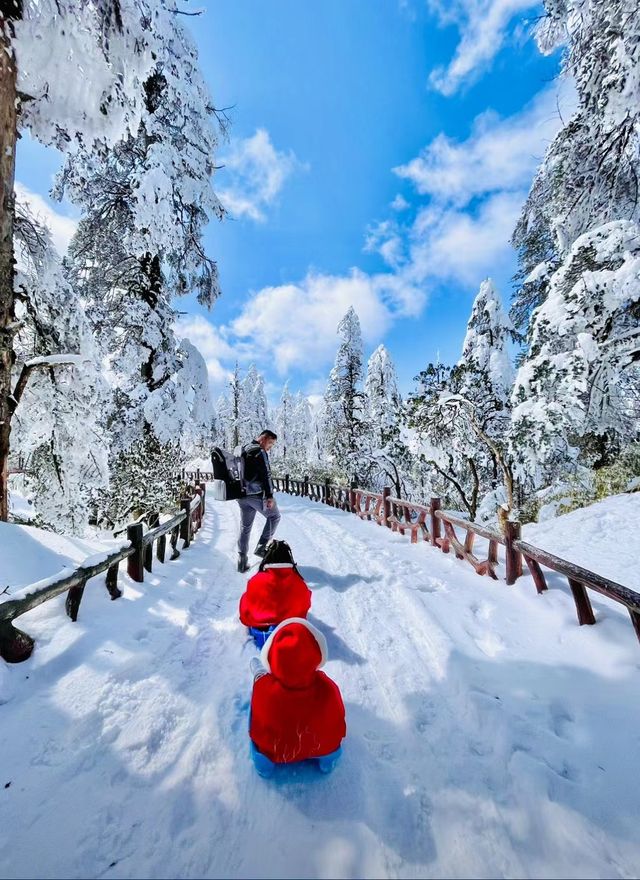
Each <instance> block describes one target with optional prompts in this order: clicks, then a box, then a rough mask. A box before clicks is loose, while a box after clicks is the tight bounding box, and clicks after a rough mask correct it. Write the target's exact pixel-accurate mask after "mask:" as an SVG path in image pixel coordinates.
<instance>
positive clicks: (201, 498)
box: [0, 482, 206, 663]
mask: <svg viewBox="0 0 640 880" xmlns="http://www.w3.org/2000/svg"><path fill="white" fill-rule="evenodd" d="M189 489H190V490H191V492H190V494H188V495H187V496H186V497H184V498H182V499H181V501H180V510H179V511H177V512H176V513H175V515H174V516H172V517H171V518H170V519H168V520H167V521H166V522H163V523H162V524H160V521H159V520H160V517H159V514H152V515H151V516H150V517H149V521H148V525H149V530H148V531H147V532H144V526H143V524H142V523H141V522H137V523H134V524H132V525H130V526H127V542H126V544H125V545H124V546H123V547H121V548H120V549H118V550H114V551H113V552H111V553H108V554H106V555H101V556H99V557H91V558H90V559H87V560H85V562H84V563H82V565H80V566H78V568H76V569H75V570H74V571H72V572H71V573H70V574H69V573H67V572H65V573H64V574H61V575H58V576H57V577H54V578H49V579H47V581H46V582H40V584H34V585H33V592H28V591H29V590H30V589H31V587H27V588H26V590H27V594H26V595H25V596H23V597H22V598H20V599H9V600H8V601H6V602H4V603H2V604H1V605H0V656H1V657H3V658H4V660H6V661H7V662H8V663H20V662H21V661H22V660H26V659H27V657H29V656H30V655H31V652H32V651H33V648H34V640H33V639H32V638H31V636H29V635H27V633H25V632H22V630H19V629H18V628H17V627H15V626H14V625H13V621H14V620H15V619H16V618H17V617H20V616H21V615H22V614H26V612H27V611H31V609H32V608H36V607H37V606H38V605H41V604H42V603H43V602H47V601H48V600H49V599H53V598H54V597H55V596H59V595H60V594H61V593H67V599H66V602H65V610H66V612H67V614H68V616H69V617H70V618H71V620H73V621H75V620H77V618H78V610H79V608H80V602H81V601H82V596H83V593H84V588H85V586H86V583H87V581H88V580H89V579H90V578H92V577H95V576H96V575H98V574H100V573H101V572H103V571H106V573H107V574H106V587H107V591H108V593H109V595H110V596H111V598H112V599H119V598H120V596H122V591H121V590H120V588H119V587H118V568H119V565H120V563H121V562H122V560H123V559H126V560H127V574H128V575H129V577H130V578H132V580H134V581H137V582H138V583H142V582H143V581H144V573H145V570H146V571H149V572H150V571H151V570H152V568H153V557H154V544H155V556H156V559H157V560H158V561H159V562H164V561H165V557H166V552H167V538H168V539H169V545H170V547H171V556H170V559H177V558H178V556H179V555H180V552H179V551H178V541H179V540H182V548H181V549H183V550H185V549H187V547H189V545H190V544H191V541H192V540H193V538H194V537H195V534H196V532H197V531H198V530H199V529H200V527H201V525H202V518H203V516H204V512H205V499H206V488H205V485H204V483H203V482H200V483H199V484H197V485H195V486H191V487H189Z"/></svg>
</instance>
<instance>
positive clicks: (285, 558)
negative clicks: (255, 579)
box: [258, 539, 298, 571]
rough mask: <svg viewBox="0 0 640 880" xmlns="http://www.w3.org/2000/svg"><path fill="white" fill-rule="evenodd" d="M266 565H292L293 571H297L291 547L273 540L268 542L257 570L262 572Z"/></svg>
mask: <svg viewBox="0 0 640 880" xmlns="http://www.w3.org/2000/svg"><path fill="white" fill-rule="evenodd" d="M267 565H292V566H293V568H294V570H295V571H298V566H297V565H296V563H295V560H294V558H293V553H292V552H291V547H290V546H289V545H288V544H287V542H286V541H274V540H273V539H272V540H271V541H269V543H268V544H267V551H266V553H265V554H264V556H263V557H262V562H261V563H260V567H259V569H258V570H259V571H264V569H265V567H266V566H267Z"/></svg>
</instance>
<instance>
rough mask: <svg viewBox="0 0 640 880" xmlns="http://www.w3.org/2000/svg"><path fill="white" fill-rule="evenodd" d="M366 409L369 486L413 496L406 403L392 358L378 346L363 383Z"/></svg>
mask: <svg viewBox="0 0 640 880" xmlns="http://www.w3.org/2000/svg"><path fill="white" fill-rule="evenodd" d="M364 390H365V395H366V407H367V419H366V424H367V428H368V431H367V435H366V441H367V453H368V458H369V473H368V480H367V482H368V484H369V486H370V487H372V488H375V489H377V491H380V489H381V488H383V487H384V486H391V487H392V489H393V494H394V495H395V496H396V497H403V498H407V497H409V496H410V495H411V489H410V482H409V481H408V477H409V475H410V471H411V455H410V453H409V450H408V448H407V446H406V445H405V443H404V442H403V441H402V439H401V432H402V420H403V415H404V413H403V404H402V398H401V396H400V392H399V391H398V378H397V376H396V370H395V367H394V365H393V361H392V360H391V355H390V354H389V352H388V351H387V349H386V348H385V346H384V345H379V346H378V348H376V350H375V351H374V352H373V354H372V355H371V357H370V358H369V361H368V363H367V374H366V377H365V382H364Z"/></svg>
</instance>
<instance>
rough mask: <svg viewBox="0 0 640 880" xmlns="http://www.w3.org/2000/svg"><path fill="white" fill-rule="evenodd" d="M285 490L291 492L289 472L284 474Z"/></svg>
mask: <svg viewBox="0 0 640 880" xmlns="http://www.w3.org/2000/svg"><path fill="white" fill-rule="evenodd" d="M284 491H285V492H286V493H287V495H288V494H289V474H285V475H284Z"/></svg>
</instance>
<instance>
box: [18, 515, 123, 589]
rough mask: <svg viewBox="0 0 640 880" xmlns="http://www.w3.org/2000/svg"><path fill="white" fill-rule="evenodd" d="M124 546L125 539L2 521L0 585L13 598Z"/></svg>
mask: <svg viewBox="0 0 640 880" xmlns="http://www.w3.org/2000/svg"><path fill="white" fill-rule="evenodd" d="M121 546H122V541H113V540H109V539H104V540H99V539H97V538H76V537H71V536H69V535H58V534H56V533H55V532H47V531H45V530H44V529H36V528H33V526H23V525H14V524H12V523H4V522H0V547H1V548H2V561H1V568H0V585H1V586H2V588H4V587H6V586H8V587H9V595H8V598H10V599H13V598H15V597H16V595H17V590H18V589H20V588H21V587H25V586H28V585H29V584H34V583H37V582H39V581H44V580H45V579H46V580H48V579H51V578H53V577H55V576H56V575H58V574H60V573H61V572H63V571H64V570H65V569H69V570H72V569H74V568H77V567H78V566H79V565H80V563H82V562H85V561H86V560H87V559H88V558H90V557H96V555H97V554H100V556H98V557H97V558H96V559H94V560H93V561H98V559H99V558H104V555H105V554H106V553H109V552H112V551H113V550H114V549H118V548H119V547H121ZM4 598H5V599H6V598H7V596H5V597H4Z"/></svg>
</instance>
